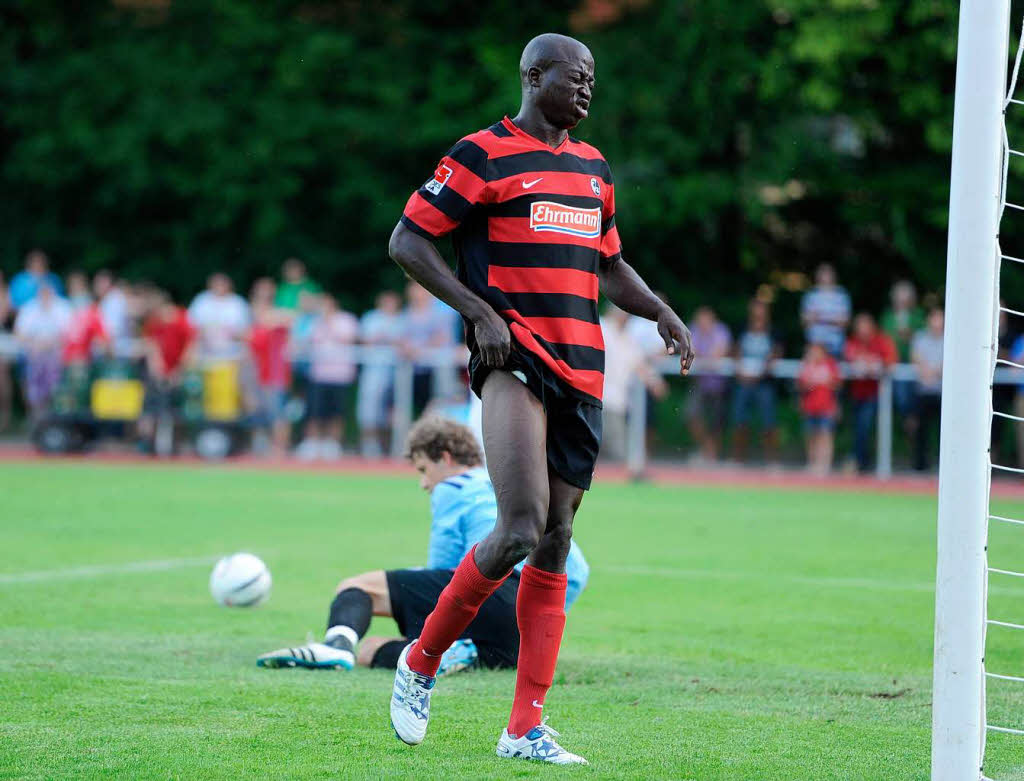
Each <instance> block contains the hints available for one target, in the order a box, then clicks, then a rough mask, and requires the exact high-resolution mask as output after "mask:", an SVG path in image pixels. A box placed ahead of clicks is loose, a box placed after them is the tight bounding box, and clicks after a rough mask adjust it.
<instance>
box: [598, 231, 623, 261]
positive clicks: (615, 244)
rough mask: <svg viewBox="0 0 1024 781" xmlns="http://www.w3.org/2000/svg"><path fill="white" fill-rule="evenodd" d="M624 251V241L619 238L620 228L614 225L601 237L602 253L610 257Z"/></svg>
mask: <svg viewBox="0 0 1024 781" xmlns="http://www.w3.org/2000/svg"><path fill="white" fill-rule="evenodd" d="M619 252H622V242H621V241H620V240H619V229H618V228H617V227H616V226H614V225H612V229H611V230H610V231H608V232H607V233H606V234H604V236H603V237H602V239H601V254H602V255H604V256H605V257H606V258H610V257H611V256H612V255H615V254H617V253H619Z"/></svg>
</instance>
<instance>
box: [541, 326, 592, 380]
mask: <svg viewBox="0 0 1024 781" xmlns="http://www.w3.org/2000/svg"><path fill="white" fill-rule="evenodd" d="M534 338H535V339H536V340H537V341H538V342H540V343H541V344H543V345H545V346H547V347H548V350H549V352H550V353H551V354H552V355H554V356H555V357H556V358H561V359H562V360H563V361H565V362H566V363H567V364H569V367H570V368H572V369H589V370H590V371H603V370H604V350H598V349H597V348H596V347H587V346H586V345H585V344H559V343H557V342H549V341H547V340H545V339H542V338H540V337H539V336H536V335H535V336H534Z"/></svg>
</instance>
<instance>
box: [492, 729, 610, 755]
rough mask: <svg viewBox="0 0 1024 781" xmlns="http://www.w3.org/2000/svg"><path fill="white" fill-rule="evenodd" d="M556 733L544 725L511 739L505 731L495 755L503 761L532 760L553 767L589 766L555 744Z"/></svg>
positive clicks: (499, 740)
mask: <svg viewBox="0 0 1024 781" xmlns="http://www.w3.org/2000/svg"><path fill="white" fill-rule="evenodd" d="M556 737H558V733H557V732H556V731H555V730H554V729H552V728H551V727H549V726H548V725H547V724H546V723H542V724H540V726H537V727H534V728H533V729H531V730H530V731H529V732H527V733H526V734H525V735H523V736H522V737H519V738H513V737H512V736H511V735H509V734H508V730H507V729H506V730H505V731H504V732H502V733H501V737H500V738H499V739H498V749H497V752H496V753H497V754H498V756H499V757H503V758H505V759H533V760H536V761H538V762H550V763H551V764H553V765H589V764H590V763H589V762H587V760H585V759H584V758H583V757H581V756H579V755H578V754H573V753H572V752H571V751H566V750H565V749H564V748H562V747H561V746H559V745H558V744H557V743H556V742H555V738H556Z"/></svg>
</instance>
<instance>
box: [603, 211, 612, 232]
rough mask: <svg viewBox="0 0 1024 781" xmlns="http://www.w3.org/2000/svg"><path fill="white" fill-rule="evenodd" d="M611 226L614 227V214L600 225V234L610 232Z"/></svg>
mask: <svg viewBox="0 0 1024 781" xmlns="http://www.w3.org/2000/svg"><path fill="white" fill-rule="evenodd" d="M613 225H615V215H614V214H613V215H612V216H611V217H609V218H608V219H607V220H605V221H604V222H602V223H601V233H607V232H608V231H610V230H611V229H612V226H613Z"/></svg>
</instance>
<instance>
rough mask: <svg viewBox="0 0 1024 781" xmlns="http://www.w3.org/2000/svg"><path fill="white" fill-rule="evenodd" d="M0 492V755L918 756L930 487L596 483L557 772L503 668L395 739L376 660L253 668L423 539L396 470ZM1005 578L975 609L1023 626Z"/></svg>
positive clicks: (459, 690) (56, 470)
mask: <svg viewBox="0 0 1024 781" xmlns="http://www.w3.org/2000/svg"><path fill="white" fill-rule="evenodd" d="M0 497H2V498H0V541H2V546H0V549H2V555H0V573H2V574H0V777H2V778H19V779H20V778H29V779H32V778H131V779H146V778H183V779H193V778H225V779H229V778H230V779H237V778H317V779H321V778H431V779H433V778H473V779H478V778H479V779H485V778H509V777H515V778H518V777H525V776H535V775H544V776H553V775H558V776H564V775H572V776H573V777H579V778H595V779H596V778H629V779H633V778H644V779H660V778H666V779H669V778H671V779H701V780H704V779H730V780H733V779H781V780H784V781H793V780H794V779H815V781H823V780H824V779H842V780H843V781H849V780H850V779H885V780H886V781H891V780H892V779H924V778H927V776H928V767H929V722H930V688H931V673H930V666H931V650H932V614H933V602H932V600H933V596H932V580H933V567H934V557H935V541H934V528H935V523H934V517H935V502H934V500H933V499H931V498H929V497H921V496H906V495H880V494H870V493H860V494H858V493H853V492H824V491H822V492H815V491H797V490H748V489H737V488H724V487H665V486H653V485H609V484H599V485H598V486H597V487H596V488H595V489H594V491H593V492H592V493H591V494H590V495H588V496H587V498H586V500H585V502H584V505H583V508H582V510H581V511H580V514H579V516H578V518H577V538H578V540H579V541H580V543H581V544H582V546H583V548H584V550H585V552H586V554H587V557H588V558H589V560H590V562H591V565H592V573H591V582H590V585H589V587H588V589H587V590H586V592H585V593H584V594H583V596H582V597H581V599H580V601H579V602H578V603H577V605H576V607H575V608H574V609H573V610H572V612H571V613H570V616H569V621H568V627H567V634H566V639H565V642H564V645H563V648H562V656H561V663H560V665H559V670H558V674H557V679H556V685H555V688H554V689H553V691H552V692H551V694H550V696H549V697H548V708H547V709H546V710H547V711H548V712H549V714H550V716H551V721H552V724H553V725H554V726H556V727H557V728H558V729H560V730H561V731H562V733H563V739H564V743H565V745H566V746H567V747H568V748H570V749H572V750H573V751H578V752H580V753H582V754H584V755H585V756H587V757H588V758H589V759H590V762H591V763H592V764H591V766H590V767H587V768H569V769H558V768H552V767H543V766H537V765H527V764H526V763H514V762H509V761H508V760H500V759H498V758H496V757H495V756H494V746H495V742H496V740H497V738H498V735H499V734H500V732H501V730H502V728H503V727H504V724H505V720H506V717H507V712H508V707H509V703H510V699H511V694H512V688H513V682H514V678H513V674H512V673H510V672H471V673H467V674H464V675H461V676H456V677H453V678H451V679H448V680H443V681H441V683H440V684H439V686H438V688H437V690H436V691H437V694H436V696H435V698H434V703H433V712H432V721H431V727H430V733H429V735H428V738H427V741H426V742H425V743H424V744H423V745H421V746H419V747H417V748H410V747H408V746H405V745H404V744H402V743H400V742H399V741H398V740H396V739H395V737H394V735H393V734H392V732H391V729H390V727H389V726H388V698H389V695H390V688H391V675H390V674H389V673H387V672H383V671H367V670H357V671H354V672H352V673H344V672H335V671H330V672H328V671H317V672H313V671H306V670H264V669H260V668H257V667H256V665H255V659H256V656H257V655H258V654H259V653H261V652H264V651H268V650H271V649H274V648H277V647H280V646H282V645H291V644H294V643H297V642H300V641H302V640H303V638H304V637H305V636H306V632H307V631H310V630H311V631H313V632H314V633H316V634H319V633H320V632H322V630H323V621H324V618H325V616H326V612H327V605H328V602H329V600H330V597H331V595H332V593H333V587H334V585H335V584H336V583H337V581H338V580H339V579H340V578H341V577H342V576H345V575H348V574H354V573H358V572H360V571H363V570H367V569H376V568H382V567H384V568H386V567H396V566H406V565H415V564H417V563H420V562H422V561H423V558H424V556H425V548H426V538H427V527H428V507H427V501H426V498H425V497H424V496H423V495H422V493H420V492H419V490H418V488H417V486H416V483H415V481H414V480H413V479H412V478H410V477H409V476H402V475H396V476H394V477H365V476H339V475H329V474H322V473H321V474H300V473H286V472H270V471H266V472H262V471H242V470H233V469H229V468H198V467H165V468H160V467H152V466H109V465H98V464H89V463H83V464H66V463H61V464H38V463H37V464H5V465H2V466H0ZM999 509H1000V510H1002V511H1005V512H1006V513H1007V514H1017V515H1022V514H1024V506H1022V505H1021V504H1019V503H1018V504H1014V503H1003V504H1001V505H999ZM238 550H248V551H253V552H255V553H258V554H259V555H261V556H262V557H264V559H265V560H266V561H267V563H268V564H269V566H270V568H271V570H272V572H273V575H274V593H273V597H272V599H271V601H270V603H269V604H267V605H265V606H263V607H261V608H258V609H225V608H220V607H218V606H216V605H215V604H214V603H213V602H212V600H211V599H210V596H209V594H208V592H207V576H208V572H209V563H208V561H209V559H210V557H214V556H216V555H217V554H221V553H226V552H232V551H238ZM991 551H992V563H993V565H994V566H1003V567H1007V568H1011V569H1012V568H1017V569H1024V530H1019V529H1018V528H1016V527H1014V528H1001V527H1000V528H994V529H993V531H992V540H991ZM161 561H162V562H166V567H167V568H165V569H160V568H159V567H158V566H156V565H153V566H148V565H146V566H141V567H139V568H138V569H137V570H136V571H122V572H113V571H110V570H105V569H104V568H105V567H107V566H108V565H110V566H112V567H117V566H118V565H123V564H131V563H136V562H161ZM50 571H52V572H53V574H52V576H46V575H39V574H33V573H41V572H50ZM1006 580H1010V581H1012V580H1013V579H1012V578H1006V579H1005V580H1004V581H995V580H994V581H993V588H992V600H991V608H992V615H993V617H996V618H1003V619H1007V620H1011V621H1018V622H1019V621H1022V620H1024V604H1022V600H1021V598H1020V597H1021V596H1022V595H1024V588H1022V587H1021V586H1020V585H1019V584H1017V583H1014V582H1005V581H1006ZM371 631H372V632H377V633H391V632H393V624H391V623H390V622H388V621H385V620H381V619H378V620H376V621H375V624H374V626H373V627H372V628H371ZM965 631H966V630H965ZM1022 651H1024V633H1015V632H1012V631H1011V630H1002V631H1001V632H998V631H996V630H993V633H992V635H991V637H990V644H989V668H990V669H991V670H994V671H996V672H1006V673H1013V674H1018V675H1021V674H1024V653H1022ZM1022 693H1024V685H1020V684H1012V683H1002V682H997V685H993V686H991V687H990V695H989V699H990V703H989V705H990V718H991V720H992V721H993V722H996V723H1005V724H1008V725H1011V726H1024V715H1022V714H1024V709H1022V705H1024V696H1022ZM986 771H987V772H988V774H989V775H992V776H994V777H996V778H1007V779H1021V778H1024V739H1018V738H1013V737H1008V736H1002V735H995V736H992V737H991V738H990V740H989V753H988V762H987V765H986Z"/></svg>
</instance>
